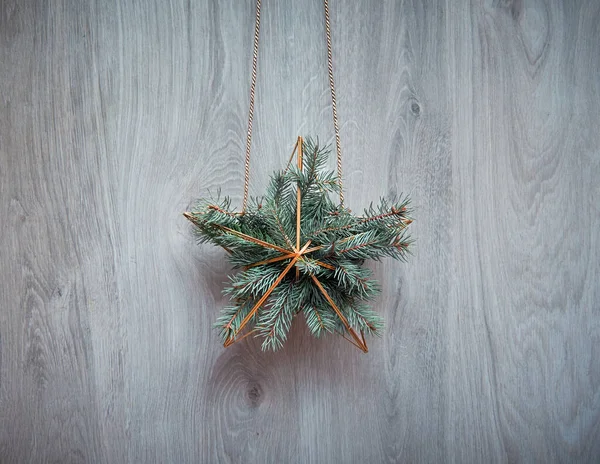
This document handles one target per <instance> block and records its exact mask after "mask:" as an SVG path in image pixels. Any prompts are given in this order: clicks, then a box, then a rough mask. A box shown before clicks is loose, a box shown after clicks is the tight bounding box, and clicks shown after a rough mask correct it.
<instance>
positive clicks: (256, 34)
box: [242, 0, 260, 214]
mask: <svg viewBox="0 0 600 464" xmlns="http://www.w3.org/2000/svg"><path fill="white" fill-rule="evenodd" d="M259 34H260V0H256V20H255V23H254V47H253V50H252V79H251V83H250V109H249V110H248V132H247V133H246V160H245V162H244V202H243V203H242V214H243V213H245V212H246V205H247V204H248V189H249V185H250V147H251V146H252V121H253V120H254V96H255V93H256V67H257V66H256V65H257V61H258V37H259Z"/></svg>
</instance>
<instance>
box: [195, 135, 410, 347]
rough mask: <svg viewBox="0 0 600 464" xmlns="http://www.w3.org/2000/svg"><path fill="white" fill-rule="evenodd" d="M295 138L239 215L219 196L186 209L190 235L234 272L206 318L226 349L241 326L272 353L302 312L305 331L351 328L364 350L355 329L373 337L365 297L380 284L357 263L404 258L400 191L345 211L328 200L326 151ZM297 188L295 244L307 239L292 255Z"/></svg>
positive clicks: (331, 188) (330, 175) (332, 181)
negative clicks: (294, 156) (295, 150)
mask: <svg viewBox="0 0 600 464" xmlns="http://www.w3.org/2000/svg"><path fill="white" fill-rule="evenodd" d="M299 141H300V143H301V144H302V152H303V153H304V156H303V158H302V167H301V168H298V167H294V166H288V167H287V168H286V169H285V170H282V171H278V172H275V173H274V174H273V175H272V176H271V180H270V182H269V185H268V187H267V190H266V194H265V196H264V197H262V198H255V199H252V201H251V202H250V205H249V207H248V208H247V209H246V211H245V212H244V213H243V214H241V213H237V212H235V211H232V209H231V201H230V199H229V198H228V197H225V198H222V199H221V198H220V197H219V198H216V199H203V200H199V201H198V202H197V204H196V205H195V207H194V209H193V210H192V211H191V212H188V213H185V215H186V217H187V218H188V219H189V220H190V221H192V222H193V224H194V225H195V226H196V233H197V237H198V239H199V241H200V242H202V243H204V242H208V243H212V244H214V245H218V246H221V247H223V248H224V249H225V250H226V251H227V252H228V253H229V259H230V262H231V264H232V265H233V266H234V268H235V269H237V270H238V272H237V273H235V274H234V275H231V276H230V277H229V282H228V285H227V287H226V288H225V290H224V292H225V294H227V295H228V296H229V297H230V299H231V304H230V305H229V306H227V307H225V308H224V309H223V310H222V312H221V315H220V316H219V318H218V319H217V321H216V324H215V325H216V327H217V328H218V329H220V333H221V335H222V337H223V339H224V340H225V344H226V346H228V345H229V344H231V343H232V342H233V341H235V340H236V339H240V336H239V332H240V331H241V330H242V329H243V328H244V326H245V325H249V327H250V333H252V334H253V335H254V336H256V337H260V338H261V339H262V348H263V349H273V350H276V349H278V348H280V347H281V346H282V345H283V343H284V342H285V340H286V338H287V335H288V332H289V329H290V326H291V323H292V320H293V318H294V316H295V315H297V314H298V313H303V314H304V317H305V320H306V323H307V326H308V328H309V330H310V332H311V333H312V334H313V335H315V336H317V337H319V336H321V335H323V334H325V333H334V332H338V333H340V334H342V335H350V336H352V338H353V339H354V342H353V343H355V344H358V346H359V347H361V348H363V349H364V351H366V343H364V335H363V338H362V343H361V342H360V340H359V339H358V337H357V334H356V331H359V332H361V334H364V333H368V334H374V335H379V334H380V332H381V329H382V327H383V320H382V318H381V316H379V315H378V314H377V313H376V312H374V311H372V310H371V309H369V307H368V305H367V304H366V302H368V301H370V300H372V299H373V298H374V297H375V296H376V295H377V294H378V292H379V286H378V284H377V282H376V281H375V280H373V279H372V278H371V271H370V270H369V269H368V268H365V267H363V263H364V261H365V260H366V259H376V260H379V259H381V258H382V257H386V256H387V257H391V258H394V259H399V260H402V261H405V260H406V256H407V253H408V252H409V247H410V245H411V243H412V241H411V239H410V237H409V235H408V233H407V230H406V229H407V226H408V225H409V224H410V222H411V219H410V217H409V215H410V209H409V198H408V197H406V196H404V197H399V198H395V199H383V198H382V199H381V200H380V202H379V204H378V205H377V206H373V204H371V205H370V207H369V208H368V209H366V210H365V211H364V214H363V215H362V216H354V215H353V214H352V213H351V211H350V210H349V209H347V208H345V207H343V206H341V205H339V204H336V203H334V201H333V200H332V198H331V194H335V193H339V185H338V182H337V177H336V175H335V173H334V172H331V171H328V170H326V164H327V159H328V156H329V150H328V149H322V148H320V147H319V146H318V144H316V143H314V142H313V141H312V140H310V139H306V140H302V139H299ZM298 190H299V192H300V198H301V217H300V243H301V247H302V246H303V245H305V244H307V243H308V242H310V244H309V245H308V246H307V247H305V252H304V253H303V254H301V255H298V254H297V253H298V250H296V249H295V242H296V234H297V230H296V225H297V221H296V208H297V203H296V202H297V195H298ZM294 253H296V254H294ZM295 258H296V261H295V263H294V266H293V268H292V267H290V263H291V262H292V261H293V260H294V259H295ZM286 268H290V269H289V272H287V273H286V274H285V275H283V276H282V273H283V272H284V271H285V270H286ZM294 268H295V269H296V270H295V269H294ZM278 279H279V283H277V281H278ZM269 292H270V293H269ZM266 293H269V295H268V297H267V298H266V299H265V301H264V302H263V303H262V304H260V306H258V305H259V303H260V300H261V298H263V297H264V296H265V294H266ZM351 341H352V340H351ZM363 344H364V347H363Z"/></svg>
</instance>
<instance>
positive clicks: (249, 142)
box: [242, 0, 344, 214]
mask: <svg viewBox="0 0 600 464" xmlns="http://www.w3.org/2000/svg"><path fill="white" fill-rule="evenodd" d="M324 6H325V36H326V38H327V71H328V74H329V88H330V89H331V108H332V110H333V130H334V132H335V151H336V155H337V177H338V186H339V189H340V205H341V206H342V207H343V206H344V189H343V187H342V148H341V144H340V128H339V125H338V117H337V104H336V98H335V81H334V80H333V58H332V53H331V25H330V22H329V2H328V0H324ZM259 34H260V0H256V19H255V23H254V47H253V51H252V79H251V82H250V108H249V110H248V132H247V133H246V160H245V163H244V201H243V203H242V214H244V213H245V212H246V205H247V204H248V190H249V185H250V148H251V146H252V121H253V120H254V97H255V94H256V68H257V61H258V38H259Z"/></svg>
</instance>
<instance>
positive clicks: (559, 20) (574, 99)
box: [0, 0, 600, 463]
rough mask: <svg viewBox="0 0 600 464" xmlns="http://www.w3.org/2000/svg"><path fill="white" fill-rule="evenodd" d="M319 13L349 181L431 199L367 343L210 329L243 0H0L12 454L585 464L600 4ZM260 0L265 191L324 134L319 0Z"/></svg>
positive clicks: (236, 171) (1, 205) (257, 180)
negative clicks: (263, 341) (299, 151)
mask: <svg viewBox="0 0 600 464" xmlns="http://www.w3.org/2000/svg"><path fill="white" fill-rule="evenodd" d="M330 8H331V21H332V30H333V52H334V66H335V72H336V81H337V84H338V88H337V94H338V110H339V116H340V122H341V136H342V145H343V147H342V148H343V152H344V169H345V186H346V203H347V204H348V205H349V206H350V207H351V208H352V209H354V210H357V211H358V210H360V209H362V208H363V207H366V206H368V204H369V202H370V201H371V200H377V198H378V197H379V196H382V195H390V194H395V193H400V192H407V193H410V194H411V195H412V197H413V202H414V206H415V208H416V212H415V218H416V221H415V223H414V224H413V226H414V227H413V232H414V235H415V237H416V238H417V244H416V248H415V255H414V257H413V258H412V259H411V260H410V262H409V263H408V264H400V263H397V262H391V261H384V262H381V263H373V264H372V268H373V269H374V271H375V274H376V276H377V278H379V279H380V280H381V281H382V286H383V292H382V294H381V296H380V298H379V299H378V301H377V302H376V307H377V309H378V310H379V311H380V312H381V313H382V314H383V315H384V316H385V318H386V320H387V328H386V331H385V335H384V336H383V338H381V339H376V340H371V341H370V352H369V354H367V355H364V354H362V353H361V352H359V351H358V350H355V349H354V348H353V347H351V346H350V345H349V344H347V343H346V342H344V341H343V340H341V339H336V338H326V339H322V340H318V341H315V340H314V339H312V338H311V337H310V335H309V333H308V331H307V330H306V328H305V327H304V323H303V321H302V319H301V318H299V319H298V320H296V321H295V324H294V327H293V330H292V334H291V336H290V339H289V341H288V343H287V344H286V346H285V348H284V349H283V350H281V351H280V352H277V353H262V352H261V351H260V346H259V344H258V343H255V342H253V341H251V340H250V341H248V342H243V343H241V344H239V345H234V346H232V347H231V348H228V349H226V350H225V349H223V348H222V347H221V345H220V343H219V339H218V336H217V333H216V332H215V331H214V330H213V329H212V328H211V325H212V323H213V321H214V320H215V318H216V314H217V311H218V310H219V308H220V307H221V306H223V305H224V304H225V303H226V301H225V299H224V297H223V296H222V295H221V284H222V282H223V281H224V280H225V278H226V275H227V273H228V272H229V266H228V265H227V264H226V262H225V260H224V255H223V252H222V251H220V250H217V249H213V248H210V247H208V246H197V245H196V244H195V242H194V238H193V236H192V233H191V228H190V226H189V224H187V223H186V221H185V219H184V218H183V217H182V215H181V212H183V211H185V210H186V208H187V207H188V206H189V205H190V203H191V202H192V201H193V200H194V199H195V198H197V197H199V196H202V195H205V194H206V193H207V192H208V191H209V190H210V191H213V192H214V191H216V190H217V189H218V188H222V190H223V192H224V193H226V194H229V195H231V196H232V197H233V200H234V203H237V204H239V203H240V201H241V198H242V192H243V189H242V181H243V153H244V143H245V130H246V127H245V126H246V116H247V107H248V98H249V69H250V57H251V55H250V53H251V40H252V33H253V2H252V1H249V0H245V1H238V0H223V1H216V0H210V1H209V0H200V1H198V2H189V1H188V2H185V1H177V0H171V1H168V2H167V1H156V0H155V1H148V2H119V1H117V0H96V1H92V0H89V1H67V0H64V1H54V2H36V1H35V0H29V1H16V0H12V1H11V0H7V1H4V2H0V199H1V201H0V215H1V219H0V250H1V253H0V276H1V277H2V282H1V284H0V289H1V292H0V462H2V463H22V462H23V463H24V462H28V463H38V462H61V463H68V462H94V463H97V462H106V463H126V462H132V463H137V462H140V463H142V462H144V463H146V462H148V463H149V462H181V463H186V462H190V463H193V462H207V463H209V462H211V463H212V462H290V463H292V462H298V463H309V462H310V463H313V462H314V463H330V462H331V463H337V462H344V463H350V462H357V463H358V462H369V463H379V462H460V463H470V462H474V463H475V462H598V460H599V459H600V362H599V361H598V360H599V359H600V284H599V282H600V131H599V130H598V127H599V126H600V67H599V63H600V28H599V27H598V24H600V3H599V2H597V1H596V0H587V1H586V0H581V1H576V2H567V1H565V2H561V1H558V0H471V1H465V2H455V1H450V0H446V1H443V0H432V1H429V2H422V1H416V0H405V1H395V0H382V1H380V2H371V1H367V0H359V1H356V2H333V1H332V2H331V5H330ZM262 19H263V21H262V30H261V42H262V43H261V50H260V56H259V71H258V87H257V101H256V117H255V129H254V134H255V136H254V141H253V159H252V173H251V180H252V182H251V187H250V193H251V194H252V195H257V194H260V193H261V192H262V189H263V187H264V185H265V182H266V181H267V179H268V175H269V173H270V172H271V171H272V170H274V169H277V168H280V167H281V166H282V164H283V163H284V162H285V161H286V159H287V157H288V156H289V153H290V151H291V148H292V145H293V143H294V141H295V140H296V137H297V135H313V136H319V137H320V139H321V140H322V141H326V142H332V141H333V127H332V122H331V105H330V100H329V94H328V92H329V90H328V86H327V75H326V49H325V42H324V24H323V10H322V3H321V1H320V0H307V1H304V2H292V1H291V0H286V1H272V0H265V1H263V18H262ZM333 165H334V161H333V159H332V160H331V166H333Z"/></svg>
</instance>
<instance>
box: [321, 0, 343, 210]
mask: <svg viewBox="0 0 600 464" xmlns="http://www.w3.org/2000/svg"><path fill="white" fill-rule="evenodd" d="M324 5H325V35H326V37H327V71H328V74H329V88H330V89H331V108H332V110H333V130H334V132H335V152H336V155H337V175H338V185H339V187H340V205H341V206H344V189H343V187H342V147H341V144H340V128H339V126H338V116H337V104H336V98H335V82H334V80H333V58H332V53H331V25H330V23H329V2H328V0H324Z"/></svg>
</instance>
